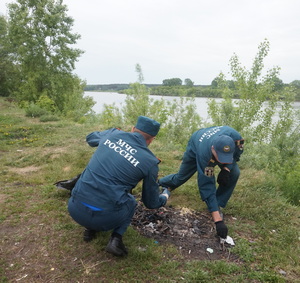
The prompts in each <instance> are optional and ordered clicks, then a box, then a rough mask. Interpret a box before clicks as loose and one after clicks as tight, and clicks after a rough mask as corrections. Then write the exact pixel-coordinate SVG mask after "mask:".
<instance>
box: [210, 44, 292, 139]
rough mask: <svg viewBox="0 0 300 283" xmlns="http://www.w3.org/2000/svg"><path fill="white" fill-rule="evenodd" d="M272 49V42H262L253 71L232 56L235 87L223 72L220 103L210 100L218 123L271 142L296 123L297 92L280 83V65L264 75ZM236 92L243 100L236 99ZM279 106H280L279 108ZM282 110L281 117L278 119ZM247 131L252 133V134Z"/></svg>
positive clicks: (253, 137)
mask: <svg viewBox="0 0 300 283" xmlns="http://www.w3.org/2000/svg"><path fill="white" fill-rule="evenodd" d="M268 52H269V42H268V41H267V40H265V41H264V42H263V43H261V44H260V46H259V48H258V53H257V55H256V57H255V59H254V62H253V65H252V68H251V70H249V71H247V70H246V69H245V68H244V67H242V66H241V64H240V62H239V58H238V57H237V55H234V56H233V57H232V58H231V59H230V66H231V75H232V77H233V78H234V81H233V83H234V87H233V88H232V87H229V83H228V81H227V80H226V78H225V76H224V74H222V73H221V74H220V75H219V77H218V78H217V79H216V82H215V84H216V85H217V86H218V88H220V89H222V92H223V93H222V97H223V98H224V99H223V100H222V101H221V102H220V103H218V102H216V101H215V100H211V101H210V102H209V114H210V116H211V118H212V120H213V123H214V124H218V125H224V124H226V125H230V126H232V127H233V128H235V129H236V130H237V131H240V132H242V133H244V136H246V137H247V139H248V140H249V141H258V142H269V141H270V140H272V139H273V138H274V139H276V138H277V135H278V134H280V135H282V133H285V134H286V133H288V132H289V131H290V130H291V127H292V125H293V119H294V118H293V117H294V110H293V107H292V104H291V103H292V102H293V101H294V92H293V90H292V89H291V88H290V87H286V88H285V89H283V90H282V91H281V92H280V95H279V92H278V90H279V89H280V90H281V89H282V85H280V83H279V79H278V74H279V68H278V67H274V68H273V69H271V70H268V71H267V73H266V75H264V76H262V71H263V67H264V64H263V60H264V58H265V57H266V56H267V54H268ZM236 93H237V94H238V97H239V98H240V99H238V100H233V98H234V97H236ZM278 108H279V109H278ZM278 112H279V120H278V121H277V122H274V121H273V120H274V117H275V115H276V114H277V113H278ZM246 133H251V136H249V134H248V135H247V134H246Z"/></svg>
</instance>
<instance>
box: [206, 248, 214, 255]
mask: <svg viewBox="0 0 300 283" xmlns="http://www.w3.org/2000/svg"><path fill="white" fill-rule="evenodd" d="M206 251H208V252H209V253H210V254H212V253H213V252H214V250H213V249H211V248H207V249H206Z"/></svg>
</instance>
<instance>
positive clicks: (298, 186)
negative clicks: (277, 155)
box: [281, 160, 300, 205]
mask: <svg viewBox="0 0 300 283" xmlns="http://www.w3.org/2000/svg"><path fill="white" fill-rule="evenodd" d="M287 169H288V172H287V174H286V179H285V180H284V181H283V182H282V185H281V189H282V192H283V194H284V195H285V196H286V198H287V199H288V200H289V201H290V202H291V203H292V204H295V205H300V161H299V160H298V163H297V164H296V166H293V167H288V168H287Z"/></svg>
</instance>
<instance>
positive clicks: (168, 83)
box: [163, 78, 182, 86]
mask: <svg viewBox="0 0 300 283" xmlns="http://www.w3.org/2000/svg"><path fill="white" fill-rule="evenodd" d="M163 85H164V86H180V85H182V80H181V79H179V78H173V79H165V80H163Z"/></svg>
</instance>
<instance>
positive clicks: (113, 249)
mask: <svg viewBox="0 0 300 283" xmlns="http://www.w3.org/2000/svg"><path fill="white" fill-rule="evenodd" d="M106 251H107V252H108V253H111V254H113V255H116V256H125V255H127V254H128V251H127V249H126V247H125V245H124V244H123V241H122V236H121V235H118V236H116V235H114V234H113V235H112V236H111V237H110V240H109V242H108V245H107V246H106Z"/></svg>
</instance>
